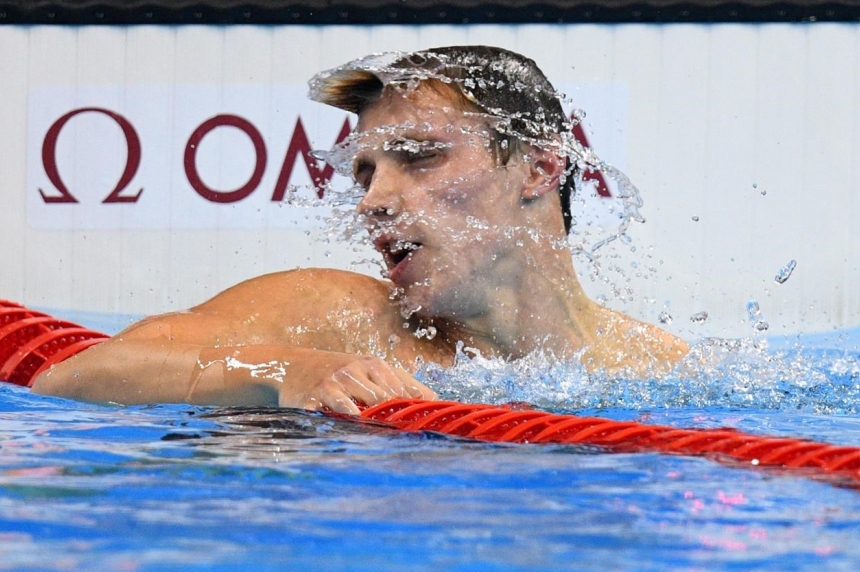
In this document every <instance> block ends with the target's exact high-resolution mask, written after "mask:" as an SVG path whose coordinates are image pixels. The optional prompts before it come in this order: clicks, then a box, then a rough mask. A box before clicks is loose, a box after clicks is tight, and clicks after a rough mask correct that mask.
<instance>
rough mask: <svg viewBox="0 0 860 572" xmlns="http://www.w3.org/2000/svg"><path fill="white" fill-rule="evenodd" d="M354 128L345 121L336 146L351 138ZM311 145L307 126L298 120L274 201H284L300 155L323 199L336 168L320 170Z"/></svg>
mask: <svg viewBox="0 0 860 572" xmlns="http://www.w3.org/2000/svg"><path fill="white" fill-rule="evenodd" d="M350 131H352V127H350V125H349V119H348V118H347V119H344V121H343V126H341V128H340V133H338V135H337V140H336V141H335V143H334V144H335V145H337V144H338V143H340V142H341V141H343V140H344V139H346V138H347V137H348V136H349V133H350ZM311 151H312V149H311V144H310V141H309V140H308V135H307V133H306V132H305V126H304V125H302V118H301V117H299V118H298V119H297V120H296V128H295V129H294V130H293V137H292V138H291V139H290V145H289V147H287V154H286V156H285V157H284V163H283V165H281V172H280V174H279V175H278V182H277V183H275V191H274V192H273V193H272V201H274V202H281V201H283V200H284V195H285V194H286V192H287V185H288V184H289V182H290V178H291V177H292V176H293V167H295V165H296V161H297V160H298V157H299V154H301V156H302V159H304V162H305V167H307V169H308V174H309V175H310V176H311V181H313V184H314V187H316V189H317V196H318V197H319V198H322V197H323V194H325V188H326V186H327V185H328V183H329V181H331V178H332V176H333V175H334V167H332V166H331V165H328V164H327V165H325V166H324V167H323V168H322V169H320V168H319V164H318V163H317V160H316V159H314V158H313V157H311Z"/></svg>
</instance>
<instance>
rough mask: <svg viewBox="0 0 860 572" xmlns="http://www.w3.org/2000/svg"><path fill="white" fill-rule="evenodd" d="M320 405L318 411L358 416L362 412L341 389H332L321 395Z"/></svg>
mask: <svg viewBox="0 0 860 572" xmlns="http://www.w3.org/2000/svg"><path fill="white" fill-rule="evenodd" d="M318 403H319V407H318V408H317V410H323V409H330V410H331V411H334V412H336V413H345V414H347V415H356V416H357V415H360V414H361V410H360V409H359V408H358V406H356V404H355V402H354V401H353V400H352V399H351V398H350V396H349V395H348V394H347V393H345V392H344V391H343V389H341V388H335V387H332V388H330V389H329V390H328V391H326V392H325V393H324V394H323V395H320V397H319V400H318Z"/></svg>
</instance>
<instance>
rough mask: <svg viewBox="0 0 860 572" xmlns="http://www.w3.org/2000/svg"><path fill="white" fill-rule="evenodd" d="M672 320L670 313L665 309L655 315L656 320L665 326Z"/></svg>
mask: <svg viewBox="0 0 860 572" xmlns="http://www.w3.org/2000/svg"><path fill="white" fill-rule="evenodd" d="M674 320H675V318H673V317H672V314H670V313H669V312H667V311H666V310H663V311H662V312H660V314H659V315H658V316H657V321H658V322H660V323H661V324H666V325H667V326H668V325H669V324H671V323H672V322H673V321H674Z"/></svg>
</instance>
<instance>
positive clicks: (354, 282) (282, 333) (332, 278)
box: [191, 268, 403, 354]
mask: <svg viewBox="0 0 860 572" xmlns="http://www.w3.org/2000/svg"><path fill="white" fill-rule="evenodd" d="M191 312H192V313H193V314H196V315H198V316H199V315H203V316H219V317H221V318H223V319H225V320H229V321H231V322H232V323H233V324H235V326H236V327H235V328H234V330H236V331H242V332H243V334H242V335H241V336H240V338H241V340H240V341H241V342H242V343H244V344H247V343H256V344H280V345H290V346H301V347H308V348H314V349H318V350H328V351H338V352H349V353H362V354H363V353H374V354H381V353H385V351H384V350H382V349H381V348H384V347H387V346H386V344H387V342H386V340H387V339H388V338H389V337H390V336H391V335H393V334H394V333H395V332H397V331H398V330H397V329H398V328H401V327H402V322H403V320H402V318H400V316H399V312H398V310H397V307H396V304H395V303H394V302H393V301H392V299H391V286H390V285H389V284H387V283H386V282H383V281H382V280H378V279H375V278H372V277H370V276H365V275H363V274H357V273H354V272H346V271H343V270H333V269H320V268H311V269H298V270H290V271H285V272H277V273H274V274H267V275H264V276H259V277H257V278H253V279H251V280H247V281H245V282H242V283H240V284H237V285H236V286H233V287H232V288H229V289H227V290H225V291H224V292H222V293H220V294H218V295H217V296H215V297H214V298H212V299H211V300H209V301H207V302H205V303H203V304H201V305H199V306H196V307H195V308H192V310H191Z"/></svg>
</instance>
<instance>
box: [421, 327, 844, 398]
mask: <svg viewBox="0 0 860 572" xmlns="http://www.w3.org/2000/svg"><path fill="white" fill-rule="evenodd" d="M418 377H419V379H421V380H422V381H424V382H425V383H427V384H428V385H429V386H430V387H432V388H433V389H434V390H435V391H436V392H437V393H439V396H440V398H441V399H450V400H454V401H464V402H480V403H493V404H504V403H509V402H526V403H532V404H535V405H536V406H537V407H538V408H540V409H548V410H552V411H582V410H591V409H606V408H623V409H631V410H653V409H660V408H674V407H679V408H680V407H684V408H708V407H729V408H734V407H741V408H750V409H764V410H783V411H803V412H807V413H816V414H856V413H858V412H860V355H858V354H851V353H847V352H835V355H834V352H833V350H817V351H815V350H813V351H810V350H780V351H773V350H770V349H769V346H768V343H767V341H766V340H761V339H743V340H720V339H706V340H704V341H702V342H700V343H698V344H696V345H695V346H694V347H693V348H692V349H691V350H690V353H689V354H688V355H687V356H686V357H685V359H684V360H683V361H682V362H681V363H680V364H679V365H678V366H677V367H676V368H675V369H674V370H673V371H672V372H670V373H669V374H667V375H663V376H654V377H650V378H646V379H637V378H634V377H632V376H628V377H625V376H624V375H623V374H615V375H610V374H606V373H600V372H597V373H594V372H587V371H586V370H585V368H584V367H583V366H582V364H581V363H579V361H578V359H576V358H574V359H572V360H569V361H565V360H560V359H558V358H556V357H555V356H552V355H546V354H539V353H536V354H532V355H529V356H527V357H525V358H523V359H520V360H517V361H514V362H505V361H502V360H499V359H487V358H484V357H481V356H475V357H471V356H468V355H466V354H465V353H463V352H462V351H461V352H460V353H459V354H458V359H457V362H456V364H455V365H454V367H453V368H447V369H446V368H443V367H441V366H439V365H436V364H426V365H425V366H424V367H423V369H422V370H421V371H420V372H419V376H418Z"/></svg>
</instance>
